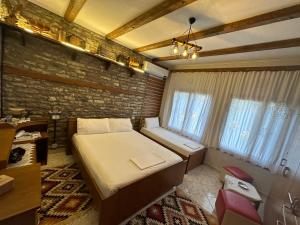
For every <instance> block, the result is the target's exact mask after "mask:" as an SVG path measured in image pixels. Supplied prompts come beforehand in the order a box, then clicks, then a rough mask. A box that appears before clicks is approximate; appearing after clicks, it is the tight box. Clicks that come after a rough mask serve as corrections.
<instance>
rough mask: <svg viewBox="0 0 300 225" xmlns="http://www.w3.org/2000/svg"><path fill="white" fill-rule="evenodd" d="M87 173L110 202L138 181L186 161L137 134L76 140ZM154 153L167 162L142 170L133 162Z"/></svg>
mask: <svg viewBox="0 0 300 225" xmlns="http://www.w3.org/2000/svg"><path fill="white" fill-rule="evenodd" d="M73 143H74V144H75V146H76V147H77V149H78V151H79V153H80V155H81V157H82V159H83V161H84V163H85V165H86V167H87V169H88V170H89V172H90V173H91V176H93V178H94V179H95V181H96V183H97V185H98V187H99V188H100V190H101V191H102V192H103V194H104V196H105V197H106V198H107V197H109V196H111V195H113V194H114V193H115V192H117V191H118V190H119V189H120V188H122V187H125V186H127V185H129V184H131V183H134V182H135V181H137V180H139V179H142V178H144V177H146V176H148V175H150V174H153V173H155V172H157V171H160V170H162V169H164V168H167V167H169V166H171V165H174V164H176V163H178V162H180V161H182V159H181V158H180V157H179V156H178V155H176V154H174V153H173V152H171V151H170V150H168V149H166V148H164V147H162V146H160V145H159V144H157V143H155V142H154V141H151V140H149V139H148V138H146V137H144V136H143V135H141V134H139V133H138V132H136V131H130V132H117V133H104V134H88V135H78V134H75V135H74V136H73ZM143 153H147V154H149V153H153V154H155V155H157V156H159V157H160V158H162V159H163V160H164V161H165V162H163V163H161V164H158V165H156V166H152V167H150V168H147V169H144V170H141V169H139V168H138V167H137V166H136V165H135V164H134V163H133V162H132V161H131V160H130V159H131V158H132V157H135V156H137V155H141V154H143Z"/></svg>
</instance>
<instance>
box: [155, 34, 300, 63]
mask: <svg viewBox="0 0 300 225" xmlns="http://www.w3.org/2000/svg"><path fill="white" fill-rule="evenodd" d="M298 46H300V38H293V39H288V40H281V41H272V42H264V43H259V44H253V45H243V46H237V47H232V48H223V49H216V50H211V51H204V52H199V53H198V56H199V57H207V56H219V55H228V54H237V53H246V52H255V51H265V50H273V49H281V48H291V47H298ZM177 59H185V57H183V56H166V57H158V58H154V59H153V62H160V61H170V60H177Z"/></svg>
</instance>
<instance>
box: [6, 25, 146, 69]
mask: <svg viewBox="0 0 300 225" xmlns="http://www.w3.org/2000/svg"><path fill="white" fill-rule="evenodd" d="M0 25H1V26H4V28H8V29H11V30H15V31H18V32H21V33H22V34H26V35H30V36H32V37H36V38H39V39H42V40H45V41H48V42H51V43H54V44H57V45H60V46H63V47H65V48H68V49H71V50H72V51H74V52H75V53H82V54H85V55H89V56H92V57H94V58H97V59H100V60H102V61H104V62H107V63H113V64H115V65H119V66H121V67H124V68H126V69H128V71H129V72H130V73H131V74H134V73H136V72H137V73H144V71H143V70H142V69H137V68H134V67H130V66H127V65H121V64H120V63H118V62H117V61H116V60H114V59H110V58H107V57H105V56H101V55H99V54H96V53H92V52H89V51H87V50H84V49H82V50H80V49H76V48H72V47H71V46H67V45H65V44H63V43H62V42H60V41H58V40H56V39H52V38H49V37H46V36H43V35H41V34H39V33H29V32H27V31H25V30H24V29H22V28H20V27H17V26H14V25H11V24H7V23H5V22H3V21H0ZM108 67H109V66H108Z"/></svg>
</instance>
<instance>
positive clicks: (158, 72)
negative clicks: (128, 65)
mask: <svg viewBox="0 0 300 225" xmlns="http://www.w3.org/2000/svg"><path fill="white" fill-rule="evenodd" d="M143 70H144V71H145V72H146V73H148V74H150V75H153V76H156V77H159V78H167V77H168V75H169V70H167V69H165V68H162V67H160V66H157V65H155V64H153V63H151V62H148V61H144V65H143Z"/></svg>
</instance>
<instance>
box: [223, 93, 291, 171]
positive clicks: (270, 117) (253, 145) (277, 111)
mask: <svg viewBox="0 0 300 225" xmlns="http://www.w3.org/2000/svg"><path fill="white" fill-rule="evenodd" d="M288 113H289V109H288V107H286V106H285V105H279V104H276V103H270V104H268V105H265V104H263V103H262V102H259V101H252V100H241V99H233V100H232V102H231V105H230V109H229V112H228V115H227V119H226V122H225V126H224V130H223V134H222V137H221V141H220V147H221V148H222V149H224V150H225V151H227V152H229V153H232V154H235V155H238V156H240V157H242V158H244V159H247V160H249V161H251V162H253V163H255V164H257V165H260V166H263V167H269V166H270V164H271V163H272V162H273V161H274V156H275V155H276V154H274V153H275V152H276V151H277V149H278V147H279V146H278V142H279V139H280V134H281V132H282V130H283V127H284V125H285V121H286V118H287V116H288Z"/></svg>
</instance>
